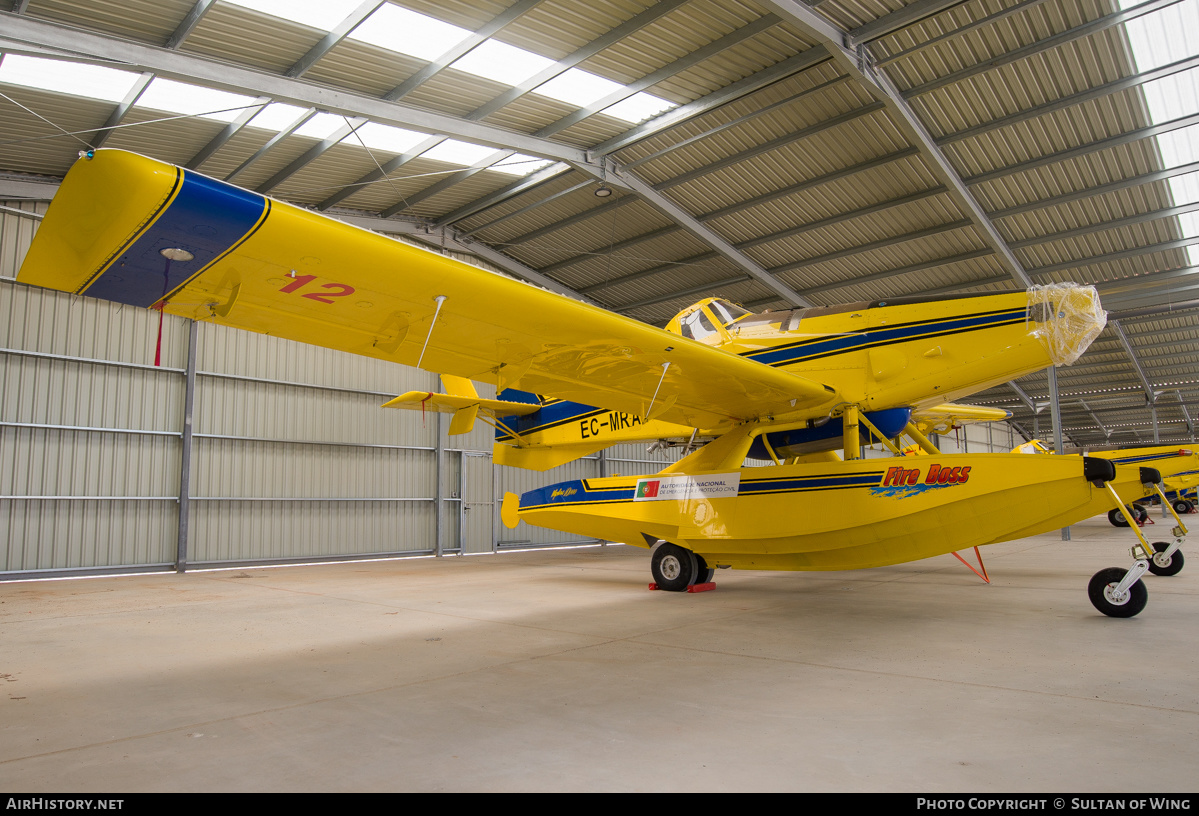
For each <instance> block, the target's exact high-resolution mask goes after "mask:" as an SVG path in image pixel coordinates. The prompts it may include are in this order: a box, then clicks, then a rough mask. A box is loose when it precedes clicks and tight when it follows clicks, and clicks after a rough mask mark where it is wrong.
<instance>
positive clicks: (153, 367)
mask: <svg viewBox="0 0 1199 816" xmlns="http://www.w3.org/2000/svg"><path fill="white" fill-rule="evenodd" d="M0 354H12V355H14V356H16V357H44V358H46V359H49V360H66V361H68V362H73V363H94V364H96V365H107V366H119V367H121V368H140V369H145V370H147V371H163V372H166V373H169V374H183V373H184V369H182V368H172V367H170V366H156V365H149V364H147V363H126V362H122V361H121V360H101V359H97V358H95V357H73V356H71V355H69V354H50V353H49V352H45V351H26V350H25V349H10V348H0Z"/></svg>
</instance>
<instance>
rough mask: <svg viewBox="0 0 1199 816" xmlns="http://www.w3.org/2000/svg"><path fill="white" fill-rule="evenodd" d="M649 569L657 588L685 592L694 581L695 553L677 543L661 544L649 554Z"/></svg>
mask: <svg viewBox="0 0 1199 816" xmlns="http://www.w3.org/2000/svg"><path fill="white" fill-rule="evenodd" d="M649 570H650V572H651V573H652V574H653V576H654V583H655V584H657V585H658V589H664V590H666V591H667V592H686V591H687V587H689V586H691V585H692V584H693V583H695V573H696V572H697V570H696V565H695V553H693V552H691V550H686V549H683V548H682V547H680V546H678V545H677V544H670V543H666V544H662V545H660V546H659V547H658V548H657V549H656V550H654V554H653V555H652V556H650V559H649Z"/></svg>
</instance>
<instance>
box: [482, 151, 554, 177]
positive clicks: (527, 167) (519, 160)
mask: <svg viewBox="0 0 1199 816" xmlns="http://www.w3.org/2000/svg"><path fill="white" fill-rule="evenodd" d="M551 164H553V162H551V161H549V160H548V159H538V158H536V157H535V156H526V155H524V154H523V153H513V154H512V155H511V156H509V157H507V158H506V159H504V160H503V161H499V162H496V163H495V164H493V165H491V166H490V167H488V168H487V169H488V170H495V171H496V172H497V173H506V174H508V175H509V176H527V175H529V173H532V172H533V171H535V170H540V169H541V168H543V167H549V166H550V165H551Z"/></svg>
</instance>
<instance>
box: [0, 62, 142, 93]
mask: <svg viewBox="0 0 1199 816" xmlns="http://www.w3.org/2000/svg"><path fill="white" fill-rule="evenodd" d="M138 76H140V75H139V74H135V73H131V72H129V71H118V70H117V69H115V68H104V67H103V66H100V65H84V64H82V63H79V62H66V61H63V60H51V59H40V58H38V57H24V56H21V55H20V54H5V55H4V58H3V61H0V82H7V83H10V84H12V85H22V86H24V87H26V88H38V89H40V90H43V91H58V92H59V93H65V94H71V95H73V96H84V97H88V98H90V99H102V100H104V101H105V102H120V101H121V100H122V99H124V98H125V94H127V93H129V89H130V88H132V87H133V83H135V82H137V78H138Z"/></svg>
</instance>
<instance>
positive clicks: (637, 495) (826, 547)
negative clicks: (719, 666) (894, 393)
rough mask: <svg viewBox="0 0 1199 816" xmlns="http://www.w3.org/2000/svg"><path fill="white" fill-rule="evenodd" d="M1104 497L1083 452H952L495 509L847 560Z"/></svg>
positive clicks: (897, 556)
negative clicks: (1087, 471)
mask: <svg viewBox="0 0 1199 816" xmlns="http://www.w3.org/2000/svg"><path fill="white" fill-rule="evenodd" d="M1125 471H1126V472H1125ZM1117 483H1118V488H1119V492H1120V493H1121V496H1122V498H1123V496H1124V495H1131V492H1132V491H1134V485H1135V491H1140V482H1139V471H1138V470H1137V469H1135V468H1122V469H1120V471H1119V477H1118V479H1117ZM1136 495H1137V496H1140V495H1141V493H1140V492H1137V493H1136ZM1105 500H1106V501H1107V503H1108V505H1109V506H1110V504H1111V497H1110V494H1109V493H1108V492H1107V490H1106V489H1105V488H1102V487H1097V486H1095V485H1092V484H1091V483H1090V482H1088V481H1087V480H1086V479H1085V478H1084V475H1083V462H1082V457H1079V456H1053V457H1050V456H1044V457H1042V456H1037V457H1031V456H1026V455H1023V454H958V455H943V456H928V457H921V458H920V460H919V461H913V460H911V459H907V460H904V459H867V460H855V461H849V462H819V463H811V464H797V465H782V466H775V467H764V468H741V469H739V470H735V471H732V472H727V473H706V472H699V473H689V474H685V475H684V474H677V473H671V474H666V473H664V474H659V475H658V476H648V477H612V478H606V479H583V480H577V481H572V482H562V483H560V484H556V485H551V486H549V487H546V488H542V489H540V490H534V491H530V492H528V493H525V494H524V495H523V496H521V497H520V499H519V501H518V500H517V499H516V497H515V496H513V495H509V497H508V498H506V499H505V502H504V512H503V515H504V521H505V522H506V523H508V524H509V525H515V523H516V522H517V521H525V522H527V523H529V524H532V525H534V526H537V527H548V528H552V529H556V530H562V531H565V532H570V533H576V534H579V535H586V536H593V537H596V538H602V539H607V540H610V541H623V542H626V543H629V544H635V545H639V546H650V545H652V544H653V543H654V542H655V541H657V540H659V539H661V540H665V541H670V542H672V543H675V544H679V545H681V546H684V547H687V548H688V549H691V550H693V551H694V552H696V553H698V554H700V555H702V556H703V557H704V559H705V560H706V561H707V563H708V565H709V566H711V567H717V566H730V567H738V568H744V569H776V570H841V569H861V568H868V567H879V566H886V565H889V564H898V563H903V562H907V561H915V560H918V559H922V558H928V557H931V556H934V555H941V554H944V553H949V552H955V551H957V550H961V549H965V548H967V547H972V546H978V545H982V544H989V543H994V542H998V541H1006V540H1009V539H1012V538H1019V537H1022V536H1024V535H1030V534H1031V533H1028V532H1026V531H1028V530H1033V529H1039V528H1042V527H1044V528H1045V529H1053V528H1054V527H1058V526H1065V525H1066V524H1070V523H1074V522H1077V521H1080V520H1082V519H1084V518H1087V517H1089V516H1091V515H1094V513H1095V509H1094V508H1095V507H1096V506H1098V504H1100V503H1102V502H1103V501H1105ZM1129 500H1131V499H1129ZM1046 525H1048V526H1046Z"/></svg>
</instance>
